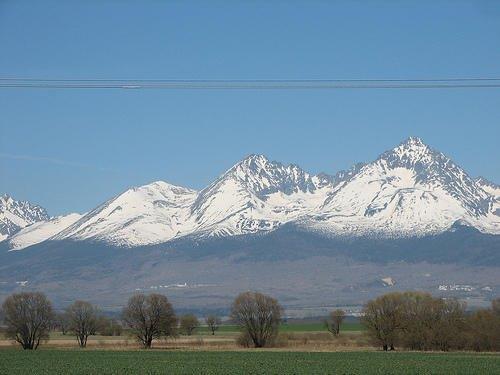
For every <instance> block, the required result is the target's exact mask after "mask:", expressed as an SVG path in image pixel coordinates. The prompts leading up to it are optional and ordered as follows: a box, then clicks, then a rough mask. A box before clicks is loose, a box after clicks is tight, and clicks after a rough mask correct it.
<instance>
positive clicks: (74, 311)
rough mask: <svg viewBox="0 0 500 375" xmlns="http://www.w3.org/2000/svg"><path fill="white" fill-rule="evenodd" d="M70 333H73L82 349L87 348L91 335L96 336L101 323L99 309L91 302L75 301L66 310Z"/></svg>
mask: <svg viewBox="0 0 500 375" xmlns="http://www.w3.org/2000/svg"><path fill="white" fill-rule="evenodd" d="M66 316H67V319H68V323H69V331H71V332H73V334H74V335H75V336H76V339H77V341H78V345H79V346H80V347H81V348H85V347H86V346H87V340H88V338H89V336H90V335H94V334H95V332H96V329H97V325H98V321H99V313H98V310H97V307H95V306H93V305H92V304H91V303H89V302H85V301H75V303H73V304H72V305H71V306H69V307H68V308H67V310H66Z"/></svg>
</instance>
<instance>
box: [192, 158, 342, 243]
mask: <svg viewBox="0 0 500 375" xmlns="http://www.w3.org/2000/svg"><path fill="white" fill-rule="evenodd" d="M331 187H332V182H331V181H330V179H329V177H328V176H326V175H318V176H311V175H309V174H308V173H306V172H304V171H303V170H302V169H300V168H299V167H297V166H296V165H288V166H284V165H282V164H280V163H277V162H274V161H270V160H269V159H267V158H266V157H265V156H263V155H250V156H248V157H247V158H245V159H243V160H242V161H240V162H239V163H237V164H236V165H234V166H233V167H232V168H230V169H229V170H228V171H227V172H226V173H224V174H223V175H222V176H221V177H219V178H218V179H217V180H215V181H214V182H213V183H212V184H211V185H210V186H208V187H207V188H206V189H204V190H202V191H201V192H200V194H199V195H198V197H197V199H196V201H195V202H194V204H193V206H192V207H191V215H192V218H193V220H194V222H195V227H196V232H198V233H201V234H209V235H236V234H245V233H256V232H261V231H269V230H273V229H276V228H277V227H278V226H279V225H281V224H283V223H286V222H288V221H290V220H293V219H296V218H298V217H299V216H301V215H304V214H305V213H307V212H310V211H311V210H314V209H317V208H318V207H319V206H320V205H321V202H322V201H323V200H324V199H325V198H326V194H327V192H328V191H329V189H331Z"/></svg>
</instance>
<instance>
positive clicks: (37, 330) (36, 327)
mask: <svg viewBox="0 0 500 375" xmlns="http://www.w3.org/2000/svg"><path fill="white" fill-rule="evenodd" d="M2 310H3V313H4V315H5V317H4V321H5V325H6V326H7V328H6V336H7V337H8V338H11V339H14V340H16V341H17V342H18V343H19V344H21V346H22V347H23V349H37V348H38V346H39V345H40V342H41V341H42V340H45V339H48V337H49V332H50V328H51V326H52V324H53V319H54V313H53V310H52V304H51V303H50V301H49V300H48V299H47V297H46V296H45V295H44V294H43V293H38V292H37V293H19V294H13V295H11V296H9V297H7V299H6V300H5V301H4V303H3V305H2Z"/></svg>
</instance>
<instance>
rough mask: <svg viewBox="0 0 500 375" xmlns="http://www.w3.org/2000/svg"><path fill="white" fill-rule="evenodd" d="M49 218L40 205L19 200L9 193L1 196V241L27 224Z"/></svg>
mask: <svg viewBox="0 0 500 375" xmlns="http://www.w3.org/2000/svg"><path fill="white" fill-rule="evenodd" d="M48 219H49V216H48V215H47V212H46V211H45V209H44V208H42V207H40V206H37V205H35V204H33V203H30V202H28V201H17V200H15V199H13V198H12V197H10V196H9V195H7V194H4V195H2V196H0V241H2V240H4V239H6V238H7V237H9V236H12V235H13V234H15V233H16V232H18V231H19V230H21V229H22V228H24V227H26V226H27V225H30V224H32V223H36V222H39V221H45V220H48Z"/></svg>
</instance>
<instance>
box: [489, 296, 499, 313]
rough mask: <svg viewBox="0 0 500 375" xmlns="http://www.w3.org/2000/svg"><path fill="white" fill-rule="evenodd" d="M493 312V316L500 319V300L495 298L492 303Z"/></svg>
mask: <svg viewBox="0 0 500 375" xmlns="http://www.w3.org/2000/svg"><path fill="white" fill-rule="evenodd" d="M491 311H493V314H495V315H496V316H498V317H500V298H495V299H494V300H493V301H491Z"/></svg>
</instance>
